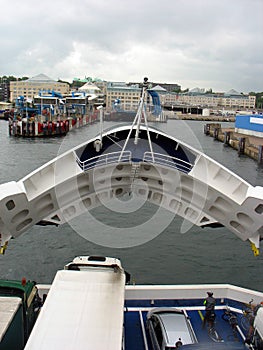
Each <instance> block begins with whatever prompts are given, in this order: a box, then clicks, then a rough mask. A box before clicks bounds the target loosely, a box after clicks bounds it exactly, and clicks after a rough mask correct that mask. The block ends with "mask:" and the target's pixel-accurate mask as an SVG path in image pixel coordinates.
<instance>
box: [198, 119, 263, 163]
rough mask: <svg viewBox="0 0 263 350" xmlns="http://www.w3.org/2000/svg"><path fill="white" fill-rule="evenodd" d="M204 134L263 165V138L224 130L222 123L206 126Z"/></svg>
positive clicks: (232, 130)
mask: <svg viewBox="0 0 263 350" xmlns="http://www.w3.org/2000/svg"><path fill="white" fill-rule="evenodd" d="M204 133H205V134H206V135H208V136H211V137H213V138H214V140H218V141H221V142H223V143H224V144H225V145H226V146H230V147H232V148H233V149H235V150H237V152H238V155H239V156H241V155H246V156H248V157H250V158H252V159H255V160H257V162H258V164H261V165H263V138H262V137H256V136H250V135H246V134H241V133H237V132H235V128H222V127H221V124H220V123H209V124H205V125H204Z"/></svg>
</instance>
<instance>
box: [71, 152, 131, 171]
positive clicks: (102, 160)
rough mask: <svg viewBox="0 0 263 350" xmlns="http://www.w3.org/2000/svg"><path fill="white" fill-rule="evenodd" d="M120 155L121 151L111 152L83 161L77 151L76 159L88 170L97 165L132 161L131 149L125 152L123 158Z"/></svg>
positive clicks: (83, 168) (80, 165)
mask: <svg viewBox="0 0 263 350" xmlns="http://www.w3.org/2000/svg"><path fill="white" fill-rule="evenodd" d="M120 155H121V152H111V153H106V154H101V155H98V156H95V157H92V158H89V159H86V160H84V161H81V160H80V159H79V157H78V156H77V154H76V153H75V156H76V161H77V163H78V165H79V167H80V168H81V169H82V170H83V171H87V170H90V169H92V168H95V167H97V166H102V165H107V164H111V163H119V162H131V151H125V152H123V154H122V156H121V159H119V157H120Z"/></svg>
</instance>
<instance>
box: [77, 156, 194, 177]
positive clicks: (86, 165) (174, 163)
mask: <svg viewBox="0 0 263 350" xmlns="http://www.w3.org/2000/svg"><path fill="white" fill-rule="evenodd" d="M75 156H76V161H77V163H78V165H79V167H80V168H81V169H82V170H83V171H87V170H90V169H92V168H95V167H98V166H102V165H107V164H112V163H119V162H132V161H133V159H132V153H131V151H124V152H123V153H122V155H121V151H120V152H111V153H106V154H101V155H98V156H95V157H92V158H89V159H86V160H84V161H81V160H80V159H79V157H78V156H77V154H76V153H75ZM120 156H121V158H120ZM138 161H140V160H138V159H137V160H136V162H138ZM141 161H143V162H146V163H152V164H160V165H164V166H167V167H170V168H173V169H178V170H180V171H182V172H184V173H189V171H190V170H191V169H192V168H193V166H194V165H193V164H191V163H189V162H186V161H184V160H182V159H180V158H176V157H172V156H169V155H167V154H162V153H152V152H145V153H144V156H143V159H141Z"/></svg>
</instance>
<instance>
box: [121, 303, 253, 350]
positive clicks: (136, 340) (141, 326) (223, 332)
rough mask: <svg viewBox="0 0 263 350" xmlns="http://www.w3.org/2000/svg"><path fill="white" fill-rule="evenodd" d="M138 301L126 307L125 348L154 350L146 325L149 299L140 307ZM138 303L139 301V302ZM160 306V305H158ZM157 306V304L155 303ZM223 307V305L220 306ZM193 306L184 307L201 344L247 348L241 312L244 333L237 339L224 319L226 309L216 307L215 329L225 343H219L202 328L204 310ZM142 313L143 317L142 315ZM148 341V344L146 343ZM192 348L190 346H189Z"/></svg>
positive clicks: (209, 347)
mask: <svg viewBox="0 0 263 350" xmlns="http://www.w3.org/2000/svg"><path fill="white" fill-rule="evenodd" d="M135 303H136V302H129V304H133V305H132V306H129V307H126V309H125V313H124V328H125V332H124V334H125V350H140V349H148V350H152V347H151V344H150V340H149V334H148V331H147V326H146V315H147V311H148V310H149V308H150V307H149V301H147V302H146V304H148V305H147V306H144V307H143V305H142V302H140V304H141V305H140V306H139V307H135V305H134V304H135ZM170 303H174V301H173V302H172V301H170ZM170 303H169V301H165V304H170ZM137 305H138V303H137ZM158 306H159V305H158ZM173 306H174V305H173ZM154 307H156V304H155V305H154ZM220 307H222V305H221V306H220ZM192 308H193V307H192V306H188V307H187V306H184V309H185V310H186V312H187V315H188V316H189V318H190V322H191V325H192V327H193V329H194V331H195V334H196V337H197V339H198V343H199V345H201V344H203V345H206V346H207V348H208V349H213V347H214V346H215V348H217V346H219V347H220V348H222V349H224V348H228V346H231V349H237V350H238V349H240V350H243V349H247V348H246V346H245V345H244V337H246V334H245V332H244V330H242V329H241V327H240V317H241V315H242V314H241V313H236V315H237V317H238V325H239V327H240V330H241V332H242V333H243V334H242V335H240V334H238V341H237V340H235V338H234V335H233V332H232V329H231V326H230V324H229V323H228V322H226V321H224V320H223V319H222V315H223V313H224V310H222V309H216V320H215V329H216V331H217V332H218V334H219V335H220V337H221V338H222V339H223V341H224V342H223V344H222V343H220V344H221V346H222V347H221V346H220V344H218V343H215V342H213V340H212V339H211V338H210V337H209V336H208V332H207V328H204V329H203V328H202V318H201V316H200V312H201V314H202V315H203V314H204V310H203V309H202V310H201V308H200V310H192ZM140 313H141V317H140ZM144 342H146V344H147V345H146V346H145V343H144ZM198 347H199V346H198ZM198 347H194V348H195V349H198ZM187 348H188V347H187ZM229 349H230V348H229ZM189 350H190V348H189Z"/></svg>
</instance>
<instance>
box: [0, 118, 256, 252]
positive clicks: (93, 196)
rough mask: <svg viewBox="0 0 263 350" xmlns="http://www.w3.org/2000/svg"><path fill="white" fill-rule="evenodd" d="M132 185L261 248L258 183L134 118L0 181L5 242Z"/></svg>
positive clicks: (131, 189) (157, 201)
mask: <svg viewBox="0 0 263 350" xmlns="http://www.w3.org/2000/svg"><path fill="white" fill-rule="evenodd" d="M131 193H132V194H133V195H136V196H139V197H142V198H143V199H144V200H147V201H149V202H151V203H154V204H156V205H157V206H162V207H163V208H165V209H167V210H169V211H171V212H173V213H174V214H177V215H180V216H181V217H183V218H185V219H187V220H189V221H190V222H192V223H194V224H195V225H198V226H201V227H205V226H211V227H217V226H220V225H223V226H225V227H227V228H228V229H229V230H230V231H232V232H233V233H235V234H236V235H237V236H238V237H239V238H241V239H242V240H243V241H245V240H249V241H250V242H251V243H252V246H253V247H254V253H255V254H257V253H258V248H259V242H260V240H261V238H262V237H263V229H262V216H263V188H262V187H253V186H251V185H250V184H249V183H247V182H246V181H244V180H243V179H241V178H240V177H238V176H237V175H235V174H234V173H233V172H231V171H229V170H228V169H226V168H225V167H223V166H222V165H220V164H219V163H217V162H216V161H214V160H212V159H211V158H209V157H207V156H206V155H204V154H202V153H201V152H199V151H197V150H195V149H193V148H192V147H189V146H188V145H186V144H185V143H182V142H180V141H178V140H177V139H175V138H173V137H170V136H168V135H166V134H165V133H163V132H161V131H159V130H157V129H155V128H150V127H148V126H145V125H144V126H143V125H140V128H139V129H138V128H137V127H136V125H134V124H133V125H126V126H119V127H116V128H113V129H110V130H107V131H104V132H103V133H101V134H100V135H99V136H98V137H97V138H93V139H91V140H89V141H88V142H86V143H84V144H82V145H80V146H78V147H76V148H74V149H72V150H70V151H68V152H66V153H64V154H63V155H61V156H58V157H57V158H55V159H54V160H52V161H50V162H48V163H47V164H45V165H43V166H42V167H40V168H39V169H37V170H35V171H34V172H32V173H31V174H29V175H28V176H26V177H24V178H23V179H21V180H20V181H18V182H9V183H6V184H2V185H0V233H1V236H0V238H1V246H2V250H4V249H5V247H6V245H7V242H8V240H9V239H10V238H11V237H13V238H16V237H18V236H19V235H20V234H22V233H23V232H25V231H26V230H28V229H29V228H30V227H31V226H33V225H35V224H43V225H45V224H50V225H52V224H53V225H61V224H63V223H65V222H67V221H70V220H71V219H73V218H75V217H77V216H78V215H80V214H83V213H84V212H86V211H88V210H90V209H92V208H94V207H97V206H100V205H102V204H103V203H105V202H107V201H110V200H111V199H113V198H115V197H120V196H124V195H127V194H131ZM142 234H143V232H142Z"/></svg>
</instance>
